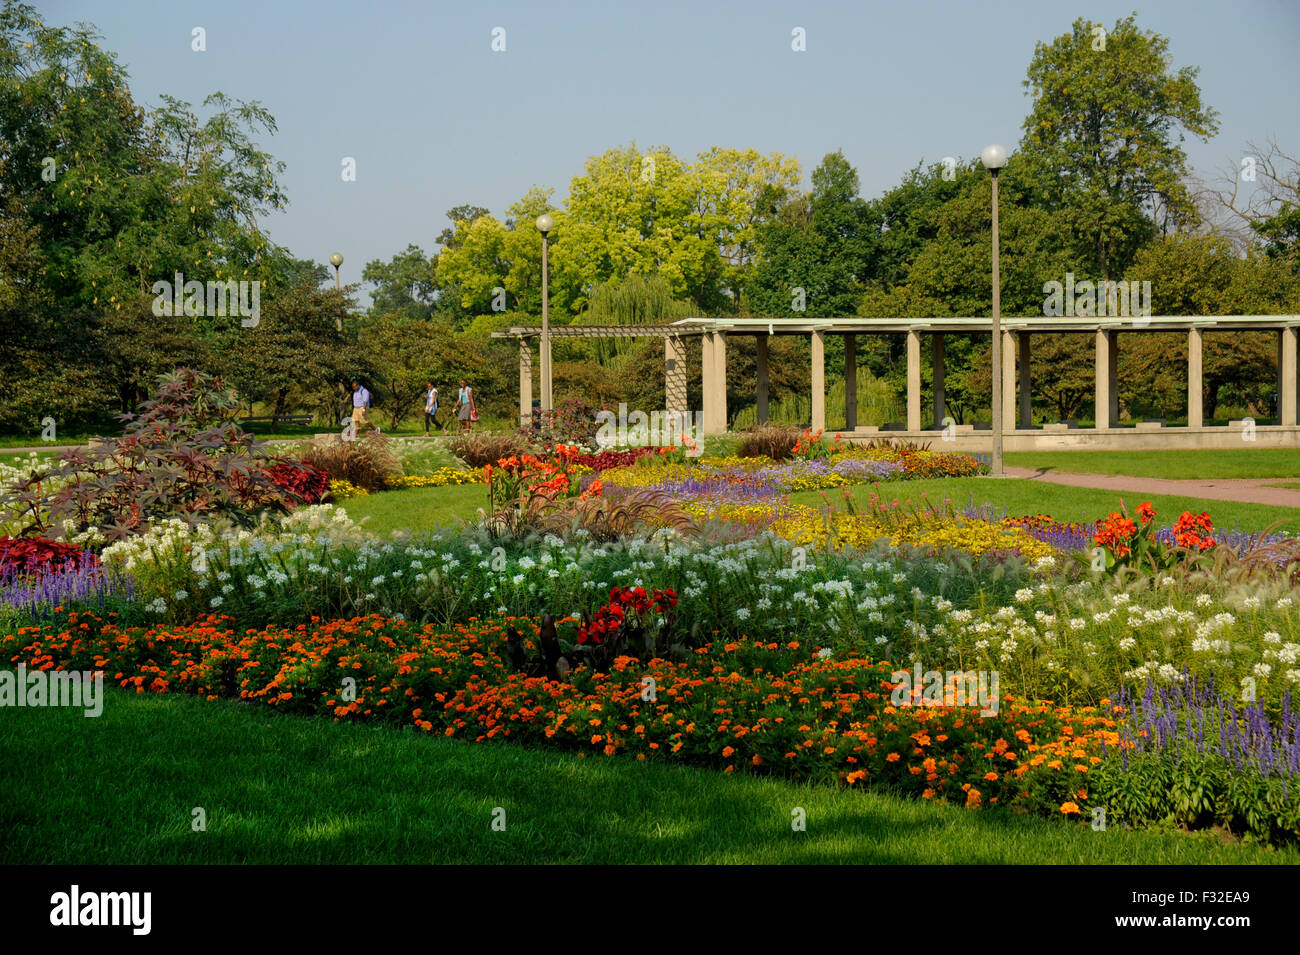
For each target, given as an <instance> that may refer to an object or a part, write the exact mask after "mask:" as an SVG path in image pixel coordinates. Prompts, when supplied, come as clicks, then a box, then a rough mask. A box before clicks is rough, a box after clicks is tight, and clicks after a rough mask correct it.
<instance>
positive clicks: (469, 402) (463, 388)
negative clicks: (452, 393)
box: [456, 378, 478, 433]
mask: <svg viewBox="0 0 1300 955" xmlns="http://www.w3.org/2000/svg"><path fill="white" fill-rule="evenodd" d="M456 417H457V418H458V419H459V420H460V422H461V424H462V425H463V426H464V430H465V431H466V432H467V433H468V432H469V430H470V428H471V427H472V426H473V423H474V422H475V421H477V420H478V407H477V406H476V405H475V404H474V389H473V388H471V387H470V386H469V385H468V384H467V383H466V382H465V379H464V378H462V379H461V380H460V393H459V394H458V395H457V396H456Z"/></svg>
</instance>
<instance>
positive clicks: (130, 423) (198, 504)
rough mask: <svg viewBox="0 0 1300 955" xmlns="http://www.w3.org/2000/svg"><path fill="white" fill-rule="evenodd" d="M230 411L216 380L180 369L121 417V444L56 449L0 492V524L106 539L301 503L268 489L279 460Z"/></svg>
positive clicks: (247, 521) (246, 520)
mask: <svg viewBox="0 0 1300 955" xmlns="http://www.w3.org/2000/svg"><path fill="white" fill-rule="evenodd" d="M238 410H239V403H238V398H237V396H236V394H235V392H234V390H233V389H231V388H227V387H224V386H223V385H222V383H221V380H220V379H219V378H214V377H212V376H210V375H207V374H204V373H203V372H200V371H195V370H193V369H189V368H182V369H180V370H178V371H175V372H173V373H171V374H167V375H162V376H161V377H160V379H159V384H158V388H157V390H156V391H155V392H154V394H153V396H152V397H151V398H150V399H149V400H148V401H145V402H144V403H143V404H142V405H141V406H140V410H139V413H138V414H128V415H123V416H122V421H123V423H124V426H125V427H124V433H123V434H122V436H121V437H117V438H110V439H107V440H104V441H101V442H99V443H96V444H92V445H90V446H89V447H82V448H74V449H71V450H68V451H65V452H63V454H62V456H61V457H60V459H59V460H58V461H55V462H52V463H50V464H47V465H45V466H43V467H42V468H40V469H38V470H37V471H35V472H33V473H31V474H29V475H28V476H27V477H25V478H21V479H18V480H16V481H15V482H13V483H12V484H10V485H9V486H8V487H6V488H3V489H2V490H0V519H3V520H4V521H5V522H6V523H9V524H10V525H11V526H16V527H18V528H19V536H23V537H28V536H38V537H46V538H64V537H72V536H75V535H77V534H81V533H83V532H85V531H87V530H88V529H90V528H92V527H96V528H98V529H99V530H100V532H101V533H102V534H103V535H104V537H105V539H106V540H107V541H109V542H112V541H115V540H121V539H122V538H125V537H130V536H133V535H135V534H142V533H144V532H145V531H147V530H148V529H149V527H150V526H151V525H152V524H153V523H154V522H155V521H160V520H166V519H169V518H179V519H181V520H183V521H185V522H186V523H188V524H190V525H197V524H199V523H204V522H209V521H212V520H214V519H218V518H223V519H225V520H228V521H229V522H231V523H232V524H236V525H241V526H251V525H253V524H255V523H256V522H257V520H258V518H259V517H260V516H261V515H263V514H266V513H285V512H287V511H288V510H290V509H291V508H293V507H294V506H296V505H297V504H299V503H302V501H301V500H300V499H299V497H298V493H297V491H296V490H288V489H286V488H284V487H281V486H279V485H277V483H276V481H275V480H274V479H273V477H272V476H271V472H272V471H273V470H274V469H275V468H276V467H277V466H278V465H280V464H281V463H282V462H281V461H280V460H279V459H278V458H277V457H276V456H275V455H274V454H273V453H272V452H271V450H270V449H269V448H268V446H267V445H266V444H264V443H263V442H261V441H258V440H257V439H256V438H254V437H253V436H252V435H250V434H248V433H246V432H245V431H243V430H241V429H240V427H239V426H238V425H237V424H235V421H234V418H235V416H236V415H237V414H238ZM301 480H302V482H303V485H304V487H314V486H315V484H316V483H318V480H317V479H315V478H310V477H303V478H302V479H301Z"/></svg>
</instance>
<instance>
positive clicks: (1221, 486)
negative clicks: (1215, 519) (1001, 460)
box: [1005, 467, 1300, 507]
mask: <svg viewBox="0 0 1300 955" xmlns="http://www.w3.org/2000/svg"><path fill="white" fill-rule="evenodd" d="M1005 470H1006V472H1007V476H1008V477H1016V478H1025V479H1027V480H1030V481H1045V482H1047V483H1049V484H1066V485H1069V486H1070V487H1093V488H1099V489H1101V490H1104V491H1123V492H1124V493H1126V494H1137V495H1142V494H1172V495H1177V496H1178V497H1197V498H1207V499H1209V500H1214V501H1237V502H1242V503H1251V504H1271V505H1273V506H1275V507H1300V489H1293V488H1285V487H1268V486H1267V485H1269V484H1279V483H1282V482H1284V481H1295V482H1296V483H1300V478H1283V477H1272V478H1200V479H1192V480H1169V479H1166V478H1148V477H1127V476H1126V475H1123V474H1113V475H1112V474H1076V473H1074V472H1071V471H1056V470H1043V469H1041V468H1012V467H1008V468H1006V469H1005ZM1126 503H1129V504H1130V505H1132V504H1135V503H1138V502H1126Z"/></svg>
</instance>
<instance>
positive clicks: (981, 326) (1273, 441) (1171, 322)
mask: <svg viewBox="0 0 1300 955" xmlns="http://www.w3.org/2000/svg"><path fill="white" fill-rule="evenodd" d="M1297 328H1300V315H1224V316H1213V317H1188V316H1174V315H1160V316H1149V317H1141V318H1096V317H1089V316H1082V317H1080V316H1075V317H1057V316H1052V317H1045V316H1035V317H1032V318H1003V319H1002V395H1003V420H1004V421H1005V422H1007V423H1008V424H1009V425H1010V426H1009V427H1007V426H1004V436H1003V441H1004V444H1005V446H1006V448H1007V450H1011V451H1021V450H1034V449H1046V448H1096V449H1104V448H1115V449H1118V448H1124V449H1131V450H1141V449H1147V448H1150V449H1156V448H1171V447H1187V448H1197V447H1235V446H1237V445H1236V442H1239V441H1241V440H1242V438H1243V436H1244V434H1245V433H1247V431H1248V432H1249V435H1250V436H1249V438H1248V440H1251V441H1255V442H1257V443H1258V445H1264V446H1270V445H1271V446H1300V429H1298V428H1297V422H1296V410H1297V403H1298V398H1300V391H1298V389H1297V375H1296V364H1297V352H1296V345H1297V339H1296V336H1297ZM1224 331H1228V332H1232V331H1271V332H1274V333H1275V334H1276V335H1277V342H1278V393H1279V402H1278V405H1279V407H1278V424H1276V425H1260V426H1257V427H1253V428H1249V429H1247V428H1244V427H1243V424H1244V423H1242V422H1233V423H1230V424H1228V425H1226V426H1218V427H1212V426H1206V425H1205V409H1204V408H1203V406H1202V395H1203V392H1204V383H1203V376H1202V349H1203V338H1204V335H1205V333H1206V332H1224ZM992 332H993V327H992V320H991V319H989V318H804V317H800V318H689V319H683V320H681V321H678V322H674V323H672V324H668V325H568V326H559V327H552V328H551V329H550V334H551V336H552V337H553V338H639V337H656V338H662V339H663V340H664V395H665V408H664V410H665V411H668V412H682V413H684V412H686V411H687V410H688V409H687V407H686V375H685V357H686V345H685V339H686V338H688V337H694V336H699V337H700V338H701V339H702V361H701V366H702V376H701V377H702V379H703V380H702V386H703V387H702V395H703V409H702V411H703V424H704V433H705V434H721V433H723V432H725V431H726V429H727V361H726V355H727V337H728V336H729V335H748V336H753V337H754V338H755V340H756V341H757V346H758V347H757V353H758V369H757V381H756V383H755V398H756V405H757V409H756V410H757V418H758V421H760V422H763V421H766V420H768V341H769V340H770V338H771V336H773V335H798V336H807V337H808V338H809V340H810V343H811V346H812V347H811V353H812V368H811V372H812V375H811V377H812V383H811V392H812V394H811V398H812V416H811V417H812V420H811V422H810V423H811V425H812V427H813V429H814V430H816V429H824V428H825V427H826V360H825V354H826V352H825V346H826V336H828V335H841V336H843V337H844V378H845V386H846V387H845V392H846V394H845V406H846V407H845V409H844V418H845V429H844V432H843V434H844V436H845V437H846V438H848V439H852V438H854V437H860V438H865V437H867V436H870V435H874V434H876V433H878V432H880V431H881V430H888V431H890V432H891V433H894V434H897V435H899V436H900V437H910V438H928V439H931V440H933V438H934V436H935V435H934V432H935V431H938V430H942V429H943V420H944V418H945V417H947V406H946V403H945V399H944V336H945V335H946V334H949V333H953V334H972V333H973V334H984V335H991V334H992ZM1155 332H1183V333H1185V334H1186V335H1187V356H1188V357H1187V409H1188V411H1187V418H1188V420H1187V425H1186V426H1184V427H1165V426H1164V424H1163V422H1139V423H1138V424H1137V426H1136V428H1124V427H1119V393H1118V389H1117V387H1116V385H1117V381H1116V379H1117V374H1116V369H1117V359H1118V355H1119V350H1118V348H1119V342H1118V338H1119V335H1120V334H1121V333H1123V334H1125V335H1129V334H1134V335H1141V334H1151V333H1155ZM1062 333H1064V334H1080V335H1091V336H1093V340H1094V344H1095V349H1096V378H1095V381H1096V385H1095V392H1094V397H1095V407H1096V423H1095V425H1094V426H1093V427H1092V428H1077V427H1075V426H1074V425H1073V424H1071V423H1065V422H1062V423H1059V424H1047V425H1044V426H1042V427H1041V428H1036V427H1034V425H1033V416H1032V410H1033V409H1032V404H1031V387H1030V357H1031V347H1032V346H1031V340H1032V336H1033V335H1035V334H1039V335H1043V334H1062ZM863 334H868V335H872V334H874V335H885V334H903V335H905V336H906V339H907V421H906V422H905V423H900V424H901V425H902V426H901V427H898V426H892V427H891V426H886V427H885V428H884V429H882V428H880V427H860V426H859V425H858V423H857V336H858V335H863ZM540 335H541V329H540V328H533V327H514V328H510V329H508V330H506V331H501V332H494V333H493V337H498V338H517V339H518V340H519V386H520V398H519V409H520V416H521V419H528V420H531V416H532V346H531V341H532V339H534V338H539V337H540ZM923 335H928V336H929V337H930V347H931V365H932V370H933V403H932V408H931V421H930V424H929V426H928V427H927V426H925V425H924V424H923V420H922V407H921V405H922V401H921V396H922V385H921V347H922V342H921V337H922V336H923ZM1017 385H1018V386H1019V393H1018V395H1017ZM982 430H985V429H977V427H976V426H975V425H957V426H955V427H953V428H951V429H949V431H948V433H947V435H946V436H945V437H946V438H947V439H949V440H950V441H951V442H952V447H953V449H954V450H966V451H975V450H984V448H985V445H987V444H988V442H989V440H990V439H989V437H987V436H985V435H984V434H982V433H978V432H979V431H982Z"/></svg>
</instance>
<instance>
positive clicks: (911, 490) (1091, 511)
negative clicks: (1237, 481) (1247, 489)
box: [341, 478, 1300, 537]
mask: <svg viewBox="0 0 1300 955" xmlns="http://www.w3.org/2000/svg"><path fill="white" fill-rule="evenodd" d="M847 490H848V491H849V493H850V495H851V497H852V498H853V501H854V506H855V507H859V508H865V507H866V506H867V502H868V501H869V500H870V498H871V495H872V494H879V495H880V497H881V498H882V499H884V500H885V501H893V500H894V499H897V500H899V501H908V500H910V501H919V500H921V495H922V494H924V495H926V498H927V499H928V500H930V501H934V502H940V501H942V500H943V499H944V498H945V497H947V498H949V499H951V500H952V502H953V504H954V505H955V506H957V507H958V508H961V507H965V506H966V505H967V504H971V503H974V504H975V505H977V506H981V505H984V504H991V505H992V506H993V507H994V508H995V509H996V511H997V513H998V514H999V515H1000V514H1001V513H1002V512H1003V510H1005V512H1006V514H1008V515H1011V516H1017V515H1022V514H1050V515H1052V516H1053V517H1055V518H1056V519H1058V520H1062V521H1093V520H1097V519H1098V518H1102V517H1105V516H1106V515H1107V514H1110V513H1111V512H1112V511H1117V510H1119V506H1120V501H1121V499H1122V500H1123V502H1124V504H1125V506H1127V508H1128V510H1129V512H1130V513H1132V511H1133V510H1134V509H1135V508H1136V507H1137V505H1138V504H1140V503H1142V502H1143V501H1147V500H1149V501H1151V503H1152V506H1153V507H1155V509H1156V513H1157V514H1158V515H1159V516H1160V518H1161V519H1162V521H1163V520H1165V519H1167V520H1169V521H1173V520H1175V519H1176V518H1177V516H1178V515H1179V514H1181V513H1182V512H1183V511H1192V512H1194V513H1199V512H1201V511H1208V512H1209V513H1210V516H1211V517H1212V518H1213V519H1214V524H1215V526H1216V527H1219V528H1221V529H1223V530H1244V531H1260V530H1263V529H1264V528H1266V527H1269V526H1271V525H1274V524H1277V525H1278V528H1277V529H1278V530H1279V531H1280V532H1283V533H1291V534H1297V533H1300V508H1291V507H1272V506H1269V505H1267V504H1250V503H1241V502H1237V501H1219V500H1210V499H1204V498H1191V497H1174V496H1169V495H1164V494H1154V495H1153V494H1119V493H1117V492H1114V491H1106V490H1099V489H1096V488H1080V487H1068V486H1066V485H1063V484H1047V483H1044V482H1040V481H1028V480H1023V479H1020V478H1003V479H991V478H943V479H935V480H922V481H897V482H887V483H883V484H878V485H871V484H860V485H855V486H852V487H850V488H848V489H847ZM790 500H791V501H793V502H795V503H798V504H807V505H811V506H814V507H817V506H821V505H822V504H823V502H824V501H830V502H831V503H832V504H833V505H835V506H836V507H843V506H844V505H843V502H844V492H843V490H840V489H835V490H829V491H803V492H800V493H798V494H791V495H790ZM341 506H342V507H343V508H344V509H345V510H347V512H348V515H349V516H350V517H352V519H353V520H357V521H359V520H361V519H362V518H368V520H366V523H365V527H366V529H367V530H369V531H370V532H372V533H374V534H378V535H380V536H383V537H387V536H388V535H389V534H390V533H391V532H392V531H394V530H406V531H410V532H411V533H415V534H419V533H425V532H428V531H433V530H441V529H448V528H457V527H460V526H461V522H462V521H464V522H467V523H468V522H472V521H474V520H476V519H477V517H478V509H479V508H483V509H485V510H486V508H487V489H486V488H485V487H484V486H483V485H481V484H467V485H460V486H451V487H438V488H411V489H410V490H406V491H384V492H382V493H379V494H371V495H369V496H368V497H354V498H349V499H348V500H346V501H343V502H341Z"/></svg>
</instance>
